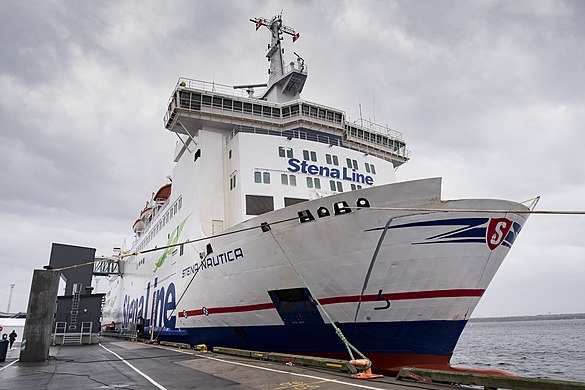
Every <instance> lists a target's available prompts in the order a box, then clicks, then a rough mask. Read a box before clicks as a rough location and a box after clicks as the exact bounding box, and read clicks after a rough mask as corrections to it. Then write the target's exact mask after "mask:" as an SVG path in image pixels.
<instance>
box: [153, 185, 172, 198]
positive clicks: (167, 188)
mask: <svg viewBox="0 0 585 390" xmlns="http://www.w3.org/2000/svg"><path fill="white" fill-rule="evenodd" d="M170 196H171V183H169V184H165V185H164V186H162V187H161V188H159V189H158V191H157V192H156V194H155V195H154V201H155V202H164V201H166V200H167V199H169V197H170Z"/></svg>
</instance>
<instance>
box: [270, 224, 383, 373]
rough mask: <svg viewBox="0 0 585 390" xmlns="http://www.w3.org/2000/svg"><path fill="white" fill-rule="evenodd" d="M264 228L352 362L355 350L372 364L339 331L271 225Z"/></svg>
mask: <svg viewBox="0 0 585 390" xmlns="http://www.w3.org/2000/svg"><path fill="white" fill-rule="evenodd" d="M264 226H265V229H268V231H269V232H270V235H271V236H272V238H273V239H274V242H275V243H276V245H277V246H278V248H280V250H281V251H282V254H283V255H284V258H285V259H286V260H287V261H288V263H289V264H290V266H291V268H292V269H293V270H294V271H295V273H296V274H297V276H298V277H299V279H300V280H301V281H302V282H303V284H304V285H305V287H307V290H308V291H309V294H311V297H312V298H313V300H314V301H315V303H316V304H317V305H318V306H319V308H321V310H322V311H323V313H324V314H325V316H326V317H327V319H328V320H329V323H330V324H331V326H333V329H335V333H336V334H337V336H338V337H339V338H340V339H341V341H342V342H343V344H344V345H345V348H346V349H347V352H348V353H349V356H350V357H351V360H355V357H354V355H353V352H352V350H353V351H355V352H356V353H357V354H358V355H360V357H361V358H362V359H366V360H367V361H368V362H370V363H369V364H371V360H370V359H368V358H367V357H366V356H365V355H364V354H363V353H361V352H360V351H359V350H358V349H357V348H356V347H355V346H353V345H352V344H351V343H350V342H349V340H347V338H346V337H345V335H344V334H343V332H342V331H341V329H339V327H338V326H337V325H335V321H333V319H332V318H331V316H330V315H329V313H328V312H327V310H325V308H324V307H323V305H321V302H319V299H318V298H317V296H316V295H315V294H314V293H313V291H312V290H311V287H309V284H308V283H307V282H306V281H305V279H304V278H303V277H302V275H301V274H300V273H299V271H298V270H297V268H296V267H295V266H294V264H293V262H292V261H291V259H290V257H289V256H288V255H287V253H286V251H285V250H284V248H283V247H282V245H280V242H278V240H277V239H276V236H275V235H274V233H273V232H272V229H271V228H270V225H264ZM369 367H370V366H368V367H367V368H369Z"/></svg>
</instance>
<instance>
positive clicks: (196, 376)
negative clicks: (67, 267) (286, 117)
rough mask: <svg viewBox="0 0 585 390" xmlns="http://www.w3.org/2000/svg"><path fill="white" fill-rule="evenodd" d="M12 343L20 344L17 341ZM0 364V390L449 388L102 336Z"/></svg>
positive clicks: (10, 355)
mask: <svg viewBox="0 0 585 390" xmlns="http://www.w3.org/2000/svg"><path fill="white" fill-rule="evenodd" d="M15 347H18V345H17V344H15ZM18 354H19V349H18V348H13V349H12V350H10V351H8V355H7V358H6V361H5V362H2V363H0V389H10V390H13V389H14V390H16V389H18V390H20V389H59V390H63V389H140V390H146V389H159V390H162V389H169V390H170V389H230V390H232V389H233V390H244V389H246V390H251V389H262V390H287V389H290V390H312V389H320V390H333V389H341V390H350V389H356V390H358V389H373V390H375V389H394V390H405V389H453V388H454V387H452V386H442V385H436V384H424V383H415V382H404V381H397V380H395V379H393V378H390V377H384V378H379V379H367V380H364V379H353V378H351V377H350V376H349V375H348V374H343V373H338V372H334V371H326V370H319V369H314V368H307V367H301V366H289V365H286V364H282V363H276V362H267V361H259V360H252V359H246V358H241V357H234V356H226V355H221V354H215V353H211V352H207V353H201V352H196V351H192V350H180V349H175V348H170V347H163V346H156V345H147V344H143V343H136V342H130V341H120V340H117V339H109V338H104V337H102V338H101V340H100V344H94V345H83V346H69V345H67V346H53V347H51V350H50V359H49V360H48V361H47V362H42V363H22V362H19V361H18Z"/></svg>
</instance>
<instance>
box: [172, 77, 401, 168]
mask: <svg viewBox="0 0 585 390" xmlns="http://www.w3.org/2000/svg"><path fill="white" fill-rule="evenodd" d="M254 92H255V91H254V90H253V89H248V91H247V92H245V91H242V90H240V89H234V88H233V87H231V86H227V85H222V84H217V83H208V82H204V81H199V80H191V79H186V78H180V79H179V81H178V82H177V85H176V87H175V90H174V91H173V93H172V95H171V97H170V99H169V103H168V109H167V113H166V115H165V117H164V124H165V127H166V128H167V129H168V130H170V131H173V132H175V133H178V134H184V135H188V136H194V132H196V131H197V130H198V129H200V128H202V127H203V126H204V125H206V124H213V127H215V128H219V129H222V130H225V131H226V132H228V133H229V132H231V133H234V132H238V131H242V129H263V130H262V131H265V132H267V133H268V134H270V135H277V136H283V137H287V138H289V137H293V138H302V139H310V138H309V137H310V136H313V137H315V136H316V135H317V136H320V139H321V141H320V142H323V141H322V140H325V139H327V138H330V139H331V140H336V141H335V143H334V144H335V145H338V146H342V147H347V148H350V149H354V150H358V151H361V152H363V153H368V154H372V155H375V156H377V157H380V158H383V159H385V160H388V161H391V162H392V163H393V165H394V166H395V167H397V166H399V165H401V164H403V163H404V162H406V161H408V159H409V157H410V151H409V150H408V149H407V148H406V143H405V142H404V139H403V137H402V134H401V133H400V132H398V131H395V130H392V129H390V128H387V127H383V126H380V125H376V124H374V123H371V122H368V121H359V122H358V123H353V122H347V121H346V120H345V118H346V115H345V112H343V111H341V110H338V109H335V108H331V107H327V106H324V105H321V104H316V103H312V102H308V101H304V100H301V99H297V100H293V101H289V102H285V103H275V102H270V101H266V100H262V99H259V98H256V97H254ZM244 131H245V130H244ZM303 137H305V138H303ZM337 140H340V142H338V141H337Z"/></svg>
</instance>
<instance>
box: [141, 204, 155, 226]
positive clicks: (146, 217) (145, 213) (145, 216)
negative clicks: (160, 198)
mask: <svg viewBox="0 0 585 390" xmlns="http://www.w3.org/2000/svg"><path fill="white" fill-rule="evenodd" d="M151 218H152V207H145V208H144V209H143V210H142V211H141V212H140V219H141V220H143V221H144V223H148V222H149V221H150V219H151Z"/></svg>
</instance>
